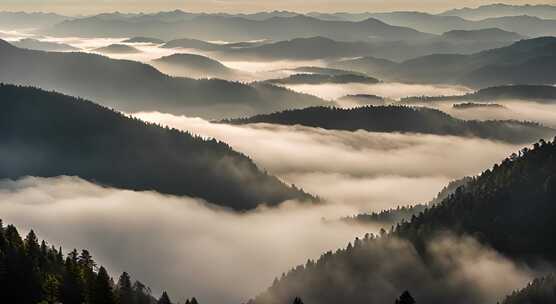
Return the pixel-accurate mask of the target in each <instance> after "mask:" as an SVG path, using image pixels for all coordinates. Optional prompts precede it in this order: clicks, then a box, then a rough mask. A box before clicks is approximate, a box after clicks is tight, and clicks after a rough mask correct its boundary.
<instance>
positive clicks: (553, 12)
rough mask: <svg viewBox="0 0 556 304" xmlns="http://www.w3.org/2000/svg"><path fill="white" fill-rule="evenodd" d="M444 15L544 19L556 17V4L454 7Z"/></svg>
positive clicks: (474, 17)
mask: <svg viewBox="0 0 556 304" xmlns="http://www.w3.org/2000/svg"><path fill="white" fill-rule="evenodd" d="M441 15H443V16H458V17H461V18H465V19H469V20H480V19H487V18H496V17H503V16H523V15H528V16H533V17H538V18H543V19H556V6H554V5H546V4H538V5H530V4H526V5H509V4H503V3H497V4H490V5H482V6H479V7H477V8H468V7H466V8H460V9H453V10H449V11H446V12H444V13H442V14H441Z"/></svg>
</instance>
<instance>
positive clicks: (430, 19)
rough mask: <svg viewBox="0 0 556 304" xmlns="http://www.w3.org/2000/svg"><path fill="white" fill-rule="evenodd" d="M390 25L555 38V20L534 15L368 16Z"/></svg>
mask: <svg viewBox="0 0 556 304" xmlns="http://www.w3.org/2000/svg"><path fill="white" fill-rule="evenodd" d="M368 17H369V18H375V19H378V20H380V21H382V22H385V23H387V24H391V25H397V26H404V27H410V28H414V29H416V30H418V31H422V32H426V33H433V34H442V33H444V32H448V31H452V30H468V31H469V30H484V29H489V28H498V29H500V30H504V31H508V32H515V33H518V34H519V35H521V36H526V37H542V36H554V35H556V29H555V28H554V25H555V24H556V20H554V19H556V18H548V19H541V18H539V17H536V16H535V15H527V16H526V15H525V14H523V13H521V14H515V15H500V16H495V17H494V16H493V17H485V18H480V19H481V20H467V19H464V18H461V17H459V16H450V15H432V14H428V13H422V12H389V13H373V14H368Z"/></svg>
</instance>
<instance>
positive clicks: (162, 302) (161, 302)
mask: <svg viewBox="0 0 556 304" xmlns="http://www.w3.org/2000/svg"><path fill="white" fill-rule="evenodd" d="M157 304H172V301H170V297H169V296H168V294H167V293H166V291H164V292H163V293H162V295H161V296H160V299H158V302H157Z"/></svg>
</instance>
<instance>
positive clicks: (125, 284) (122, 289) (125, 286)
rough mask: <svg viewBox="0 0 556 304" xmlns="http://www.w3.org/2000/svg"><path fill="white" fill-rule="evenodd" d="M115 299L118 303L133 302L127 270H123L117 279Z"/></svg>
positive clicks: (131, 303) (129, 303) (130, 303)
mask: <svg viewBox="0 0 556 304" xmlns="http://www.w3.org/2000/svg"><path fill="white" fill-rule="evenodd" d="M117 288H118V289H117V291H116V300H117V303H118V304H133V287H132V286H131V278H130V277H129V274H128V273H127V272H123V273H122V275H121V276H120V278H119V279H118V286H117Z"/></svg>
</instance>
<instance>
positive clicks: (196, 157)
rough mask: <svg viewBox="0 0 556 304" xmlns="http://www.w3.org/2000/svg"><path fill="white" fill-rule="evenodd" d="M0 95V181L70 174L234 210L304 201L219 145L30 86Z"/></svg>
mask: <svg viewBox="0 0 556 304" xmlns="http://www.w3.org/2000/svg"><path fill="white" fill-rule="evenodd" d="M0 97H1V98H0V100H1V102H0V105H1V107H2V111H1V112H0V155H2V157H1V158H0V168H1V170H0V178H18V177H22V176H26V175H31V176H43V177H51V176H59V175H75V176H79V177H81V178H84V179H87V180H90V181H94V182H97V183H100V184H103V185H109V186H114V187H119V188H125V189H132V190H154V191H158V192H161V193H166V194H175V195H186V196H191V197H198V198H202V199H205V200H207V201H209V202H211V203H214V204H218V205H221V206H225V207H229V208H233V209H236V210H247V209H253V208H255V207H256V206H258V205H259V204H263V203H266V204H269V205H275V204H278V203H280V202H282V201H284V200H288V199H307V198H309V196H308V195H306V194H305V193H303V192H302V191H300V190H297V189H294V188H290V187H288V186H286V185H285V184H283V183H282V182H281V181H279V180H278V179H277V178H275V177H272V176H270V175H268V174H266V173H264V172H262V171H261V170H259V168H257V166H256V165H255V164H254V163H253V162H252V161H251V160H250V159H249V158H247V157H246V156H244V155H242V154H240V153H237V152H235V151H233V150H232V149H231V148H230V147H229V146H227V145H226V144H224V143H220V142H217V141H216V140H205V139H202V138H200V137H194V136H192V135H190V134H188V133H184V132H180V131H177V130H175V129H168V128H163V127H160V126H157V125H153V124H147V123H144V122H142V121H140V120H137V119H133V118H128V117H125V116H123V115H122V114H119V113H117V112H114V111H111V110H109V109H106V108H103V107H101V106H98V105H96V104H94V103H92V102H89V101H85V100H82V99H76V98H73V97H69V96H65V95H61V94H58V93H50V92H45V91H42V90H38V89H34V88H28V87H16V86H9V85H2V86H0Z"/></svg>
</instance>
